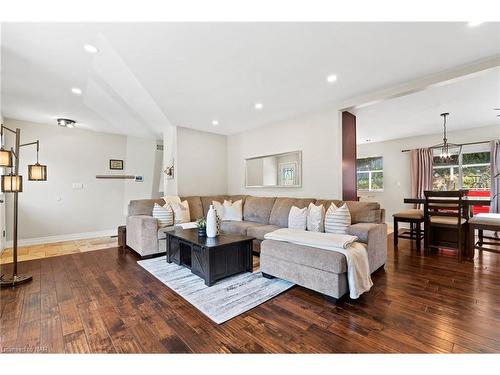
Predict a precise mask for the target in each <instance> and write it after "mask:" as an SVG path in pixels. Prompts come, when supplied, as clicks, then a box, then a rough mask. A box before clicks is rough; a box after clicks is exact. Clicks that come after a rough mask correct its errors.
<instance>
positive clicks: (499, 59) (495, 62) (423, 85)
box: [339, 54, 500, 111]
mask: <svg viewBox="0 0 500 375" xmlns="http://www.w3.org/2000/svg"><path fill="white" fill-rule="evenodd" d="M494 69H497V70H499V69H500V54H497V55H493V56H490V57H488V58H485V59H481V60H478V61H475V62H472V63H469V64H466V65H461V66H459V67H456V68H453V69H449V70H446V71H443V72H439V73H436V74H432V75H430V76H427V77H424V78H419V79H416V80H413V81H409V82H407V83H404V84H402V85H398V86H393V87H390V88H386V89H382V90H379V91H375V92H373V93H370V94H366V95H361V96H358V97H354V98H352V99H348V100H346V101H344V102H342V103H341V104H340V105H339V111H349V110H355V109H359V108H363V107H368V106H370V105H374V104H377V103H380V102H383V101H386V100H389V99H394V98H398V97H400V96H404V95H408V94H413V93H416V92H419V91H424V90H427V89H430V88H432V87H439V86H445V85H449V84H451V83H455V82H459V81H462V80H465V79H468V78H471V77H474V76H477V75H480V74H484V73H487V72H489V71H491V70H494Z"/></svg>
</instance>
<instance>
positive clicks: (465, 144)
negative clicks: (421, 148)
mask: <svg viewBox="0 0 500 375" xmlns="http://www.w3.org/2000/svg"><path fill="white" fill-rule="evenodd" d="M490 142H491V141H479V142H468V143H462V144H459V146H469V145H480V144H482V143H490ZM428 148H432V147H428ZM410 151H411V150H401V152H410Z"/></svg>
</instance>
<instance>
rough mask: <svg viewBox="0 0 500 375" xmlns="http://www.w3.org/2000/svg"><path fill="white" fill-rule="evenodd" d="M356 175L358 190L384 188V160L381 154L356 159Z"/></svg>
mask: <svg viewBox="0 0 500 375" xmlns="http://www.w3.org/2000/svg"><path fill="white" fill-rule="evenodd" d="M356 175H357V183H358V190H359V191H382V190H384V162H383V159H382V157H381V156H379V157H372V158H363V159H358V160H357V161H356Z"/></svg>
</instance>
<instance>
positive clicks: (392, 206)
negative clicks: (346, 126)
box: [358, 126, 500, 222]
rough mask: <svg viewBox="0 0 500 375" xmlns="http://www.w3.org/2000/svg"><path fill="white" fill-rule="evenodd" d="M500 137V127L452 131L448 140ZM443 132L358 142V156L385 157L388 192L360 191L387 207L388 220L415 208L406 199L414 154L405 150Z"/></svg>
mask: <svg viewBox="0 0 500 375" xmlns="http://www.w3.org/2000/svg"><path fill="white" fill-rule="evenodd" d="M497 138H500V126H490V127H483V128H475V129H470V130H463V131H456V132H448V141H449V142H452V143H466V142H476V141H485V140H491V139H497ZM442 141H443V140H442V134H434V135H426V136H418V137H411V138H402V139H395V140H391V141H386V142H376V143H368V144H360V145H358V158H363V157H371V156H382V157H383V158H384V191H383V192H366V193H365V192H360V193H359V195H360V196H362V197H364V198H365V199H368V200H373V201H377V202H379V203H380V204H381V206H382V207H383V208H385V209H386V221H387V222H391V221H392V215H393V214H394V213H395V212H398V211H401V210H405V209H409V208H412V207H411V206H410V205H405V204H404V203H403V199H404V198H407V197H410V196H411V181H410V154H409V153H408V152H405V153H402V152H401V150H406V149H414V148H421V147H429V146H432V145H435V144H439V143H441V142H442Z"/></svg>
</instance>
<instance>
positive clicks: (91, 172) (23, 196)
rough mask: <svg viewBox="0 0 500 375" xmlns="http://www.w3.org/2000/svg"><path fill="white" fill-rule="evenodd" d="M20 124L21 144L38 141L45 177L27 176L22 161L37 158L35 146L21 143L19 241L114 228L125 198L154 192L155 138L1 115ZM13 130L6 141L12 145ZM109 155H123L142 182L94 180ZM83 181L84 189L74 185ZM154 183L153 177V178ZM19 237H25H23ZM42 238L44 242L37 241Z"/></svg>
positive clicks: (9, 212)
mask: <svg viewBox="0 0 500 375" xmlns="http://www.w3.org/2000/svg"><path fill="white" fill-rule="evenodd" d="M5 125H6V126H8V127H10V128H12V129H15V128H20V129H21V143H26V142H31V141H36V140H37V139H39V140H40V163H41V164H44V165H47V181H28V175H27V165H28V164H32V163H34V162H35V161H36V148H35V147H32V146H29V147H23V148H21V159H20V174H21V175H22V176H23V185H24V186H23V192H22V193H20V194H19V237H18V238H19V240H20V242H21V243H23V242H24V243H30V242H39V241H40V238H43V237H54V238H52V239H58V238H63V239H64V237H67V238H71V237H72V236H73V237H75V238H78V237H82V236H83V235H82V234H86V233H94V234H96V233H103V234H104V233H115V232H116V228H117V226H118V225H122V224H124V223H125V210H124V207H125V206H126V204H127V203H128V199H130V198H148V197H151V194H152V191H153V178H152V177H153V168H154V158H155V149H156V142H155V141H154V140H149V139H148V140H145V139H140V138H139V139H137V138H133V137H126V136H123V135H114V134H106V133H97V132H91V131H87V130H81V129H64V128H61V127H58V126H56V125H43V124H35V123H29V122H22V121H16V120H11V119H6V121H5ZM13 142H14V140H13V136H12V135H9V134H8V135H7V139H6V144H7V145H12V144H13ZM109 159H123V160H124V164H125V170H124V171H113V173H127V174H128V173H130V174H138V175H143V176H144V182H142V183H137V182H135V181H132V180H125V181H124V180H98V179H96V178H95V176H96V174H109V173H111V172H110V170H109ZM73 183H82V184H83V189H73V188H72V184H73ZM156 184H157V185H156V186H158V180H156ZM6 197H7V202H6V203H7V238H8V239H9V240H10V239H11V238H12V217H13V205H12V195H11V194H6ZM23 240H24V241H23ZM42 242H43V241H42Z"/></svg>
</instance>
